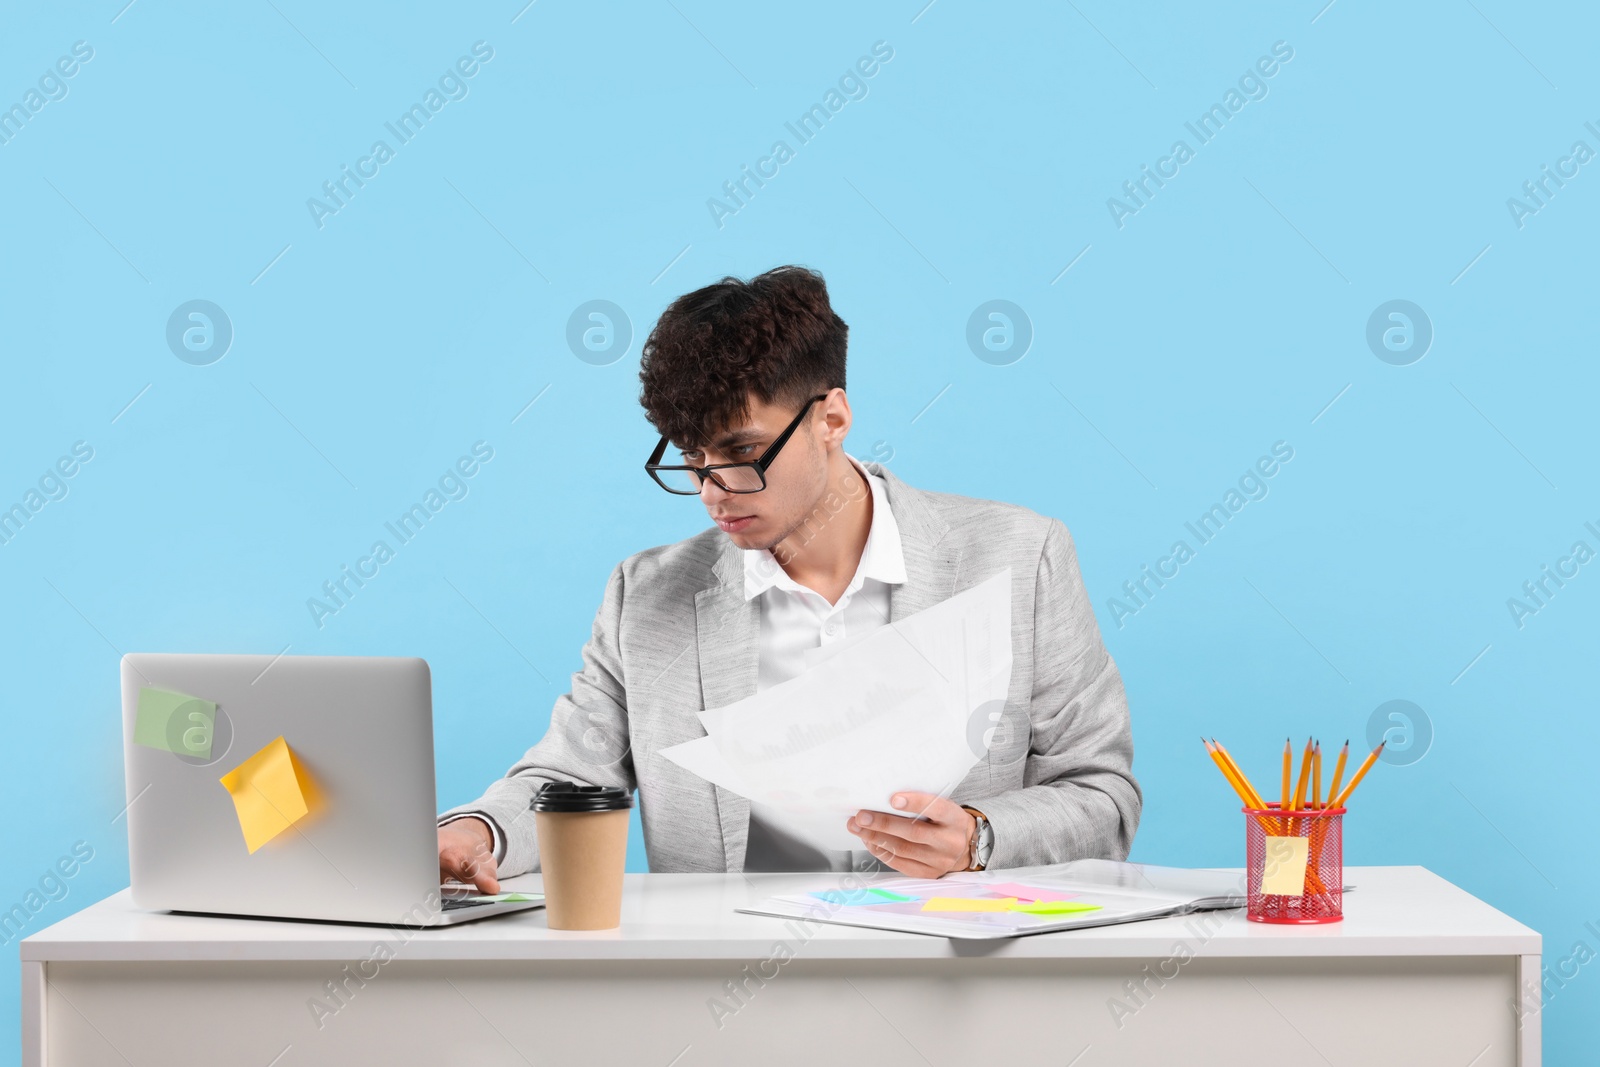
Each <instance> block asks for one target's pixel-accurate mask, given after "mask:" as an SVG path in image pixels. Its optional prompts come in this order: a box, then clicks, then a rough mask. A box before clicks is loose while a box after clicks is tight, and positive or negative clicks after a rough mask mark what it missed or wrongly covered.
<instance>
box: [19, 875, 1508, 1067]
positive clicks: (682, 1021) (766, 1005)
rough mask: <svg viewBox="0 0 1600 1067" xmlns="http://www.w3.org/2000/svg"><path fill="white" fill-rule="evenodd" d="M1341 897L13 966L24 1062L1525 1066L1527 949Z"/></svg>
mask: <svg viewBox="0 0 1600 1067" xmlns="http://www.w3.org/2000/svg"><path fill="white" fill-rule="evenodd" d="M1345 875H1346V878H1345V880H1346V882H1347V883H1350V884H1353V885H1355V886H1357V887H1358V888H1357V890H1356V891H1355V892H1353V893H1350V894H1349V895H1348V896H1346V898H1345V916H1346V917H1345V921H1344V922H1342V923H1337V924H1332V925H1328V926H1320V927H1299V928H1291V927H1281V926H1267V925H1263V924H1259V923H1252V922H1247V921H1246V920H1245V918H1244V913H1243V911H1242V910H1239V911H1230V912H1213V913H1210V914H1211V916H1212V919H1211V920H1210V922H1209V926H1201V925H1197V923H1196V921H1195V917H1190V918H1188V919H1162V920H1156V921H1152V922H1143V923H1132V924H1128V925H1124V926H1113V927H1105V928H1101V929H1091V930H1079V931H1071V932H1065V933H1056V934H1040V935H1035V936H1032V937H1024V938H1019V939H1015V940H1010V941H998V942H952V941H948V940H944V939H940V938H933V937H925V936H921V935H916V934H897V933H884V932H878V931H873V930H865V929H856V928H852V927H845V926H827V925H821V924H818V925H814V926H813V927H811V928H809V929H807V928H804V927H800V926H797V925H794V924H791V923H789V921H787V920H782V919H774V918H767V917H763V916H754V915H739V914H735V913H734V911H733V909H734V907H735V906H738V905H742V904H746V903H752V902H754V901H756V900H759V899H760V898H762V897H764V896H769V895H771V894H773V893H777V892H784V891H793V890H794V889H796V888H800V887H807V886H812V887H814V886H816V885H817V884H818V881H819V879H825V878H827V877H828V876H826V875H770V874H769V875H748V876H746V875H737V874H734V875H628V876H627V890H626V894H625V896H624V903H623V926H622V928H621V930H619V931H609V932H604V933H569V932H562V931H552V930H549V929H547V928H546V925H545V918H544V912H543V911H542V910H538V911H532V912H523V913H520V914H514V915H509V916H505V917H501V918H496V919H490V920H486V921H482V922H478V923H468V924H465V925H462V926H457V927H452V928H447V929H442V930H428V931H420V932H413V933H412V936H410V938H409V940H403V941H400V940H397V939H399V938H400V937H401V936H402V935H400V934H399V933H397V932H396V931H393V930H390V929H386V928H383V927H372V928H367V927H354V926H339V925H323V924H312V923H290V922H272V921H265V920H248V919H218V918H201V917H195V916H180V915H169V914H159V913H149V912H141V911H137V910H135V909H134V908H133V907H132V905H131V903H130V902H129V898H128V893H127V892H126V891H123V892H122V893H118V894H117V895H115V896H113V897H110V898H109V899H107V900H103V901H101V902H100V903H98V904H95V905H93V906H91V907H89V908H86V909H84V910H83V911H82V912H80V913H78V914H77V915H74V916H71V917H70V918H67V919H64V920H62V921H61V922H59V923H56V924H55V925H54V926H51V927H49V928H48V929H46V930H42V931H40V932H39V933H37V934H34V935H33V936H32V937H29V938H27V939H26V940H24V941H23V942H22V1012H23V1051H24V1063H26V1064H28V1065H29V1067H43V1065H44V1064H73V1065H88V1064H108V1065H110V1064H115V1065H118V1067H126V1065H127V1064H130V1063H131V1064H139V1065H144V1064H162V1065H171V1067H177V1065H181V1064H205V1065H208V1067H209V1065H214V1064H224V1063H226V1064H251V1065H260V1067H267V1065H268V1064H272V1065H274V1067H300V1065H304V1064H324V1063H326V1064H341V1065H348V1064H367V1063H390V1062H392V1063H404V1064H413V1063H414V1064H438V1065H444V1064H472V1065H473V1067H499V1065H502V1064H503V1065H509V1067H518V1065H525V1064H541V1065H543V1064H548V1063H554V1062H558V1061H560V1060H565V1061H567V1062H570V1063H574V1064H579V1065H584V1067H587V1065H596V1067H598V1065H609V1064H627V1065H635V1064H637V1065H645V1067H669V1065H672V1067H694V1065H698V1064H710V1063H740V1064H752V1063H758V1064H762V1065H772V1064H823V1063H836V1062H851V1063H871V1064H874V1065H880V1064H881V1065H890V1064H908V1065H915V1067H925V1065H928V1064H935V1065H940V1067H943V1065H945V1064H951V1065H954V1064H962V1065H969V1064H972V1063H975V1062H985V1063H1000V1062H1003V1063H1005V1064H1007V1065H1008V1067H1009V1065H1011V1064H1036V1063H1037V1064H1050V1065H1051V1067H1066V1065H1069V1064H1070V1065H1072V1067H1100V1065H1107V1064H1145V1063H1149V1064H1158V1063H1159V1064H1163V1065H1170V1064H1174V1063H1183V1064H1227V1065H1228V1067H1236V1065H1237V1064H1239V1063H1241V1062H1258V1063H1260V1062H1269V1061H1270V1060H1271V1059H1273V1058H1274V1057H1273V1055H1272V1051H1273V1050H1272V1048H1271V1047H1268V1046H1269V1045H1272V1046H1281V1048H1282V1050H1283V1053H1284V1055H1286V1056H1291V1055H1292V1056H1293V1057H1294V1058H1295V1060H1297V1061H1298V1062H1300V1063H1306V1064H1320V1063H1329V1064H1337V1065H1340V1067H1343V1065H1345V1064H1360V1065H1363V1067H1379V1065H1384V1064H1404V1065H1406V1067H1414V1065H1416V1064H1459V1065H1465V1064H1469V1063H1470V1064H1472V1065H1473V1067H1498V1065H1511V1064H1518V1065H1522V1067H1534V1065H1537V1064H1538V1063H1539V1055H1540V1052H1539V1015H1538V1013H1537V1012H1536V1011H1534V1012H1531V1013H1529V1014H1528V1015H1526V1017H1525V1018H1524V1025H1523V1026H1522V1027H1520V1028H1519V1027H1518V1025H1517V1022H1518V1019H1517V1016H1516V1015H1515V1014H1514V1008H1513V1005H1515V1004H1516V1003H1517V1002H1518V1000H1519V998H1518V995H1517V988H1518V983H1519V981H1522V980H1524V979H1526V980H1529V981H1532V982H1534V983H1537V981H1538V978H1539V953H1540V938H1539V935H1538V934H1537V933H1535V932H1534V931H1533V930H1530V929H1529V928H1528V927H1526V926H1523V925H1522V924H1521V923H1518V922H1516V921H1515V920H1513V919H1511V918H1509V917H1507V916H1505V915H1503V914H1501V913H1500V912H1498V911H1496V910H1494V909H1493V908H1491V907H1489V906H1488V905H1487V904H1484V903H1483V902H1481V901H1479V900H1477V899H1475V898H1473V897H1472V896H1470V895H1469V894H1467V893H1465V892H1463V891H1462V890H1460V889H1457V888H1456V887H1455V886H1452V885H1451V884H1450V883H1448V882H1446V881H1444V880H1443V879H1441V878H1439V877H1438V876H1436V875H1434V874H1432V873H1430V872H1428V871H1426V870H1424V869H1422V868H1420V867H1363V868H1349V869H1347V870H1346V872H1345ZM506 884H507V885H508V887H517V888H537V886H538V876H536V875H530V876H526V877H524V878H518V879H512V880H509V881H508V882H507V883H506ZM379 944H382V945H385V946H387V947H388V948H389V950H390V951H392V952H393V958H392V959H383V958H382V956H383V953H381V952H378V951H376V950H375V946H376V945H379ZM785 946H787V949H786V950H785ZM785 951H787V952H788V953H790V954H791V955H792V958H782V957H783V956H784V952H785ZM347 965H348V967H349V970H344V968H345V967H346V966H347ZM1146 967H1148V968H1149V970H1145V968H1146ZM746 968H748V969H746ZM363 975H367V976H370V977H367V978H365V979H364V980H363V977H362V976H363ZM350 976H354V977H350ZM330 982H331V983H336V984H337V983H340V982H343V984H344V985H343V988H344V993H343V1002H342V1003H341V1002H340V1001H338V1000H335V999H333V998H332V997H330V996H329V995H328V993H327V990H328V988H329V986H328V983H330ZM741 983H742V990H743V991H742V993H741V994H740V995H739V996H738V997H737V998H736V997H735V996H733V995H732V993H731V992H730V991H731V990H735V989H740V988H741ZM1140 983H1142V987H1143V990H1144V991H1143V992H1142V993H1140V994H1139V995H1138V996H1137V997H1135V996H1133V995H1131V994H1130V992H1129V990H1130V989H1135V990H1137V989H1139V988H1140ZM319 995H320V996H321V997H322V998H323V1000H324V1002H325V1004H326V1005H328V1006H330V1008H331V1007H337V1008H338V1010H337V1011H336V1012H334V1011H331V1010H330V1008H325V1009H324V1011H323V1012H321V1013H318V1012H317V1011H315V1010H314V1009H313V1008H312V1007H311V1006H310V1005H311V1001H312V998H314V997H318V996H319ZM1118 1003H1120V1004H1121V1005H1122V1007H1121V1008H1120V1009H1117V1008H1116V1005H1117V1004H1118ZM718 1004H720V1005H721V1008H720V1010H718V1009H716V1008H714V1007H713V1005H718ZM319 1014H320V1020H319ZM319 1021H320V1024H321V1025H320V1027H319Z"/></svg>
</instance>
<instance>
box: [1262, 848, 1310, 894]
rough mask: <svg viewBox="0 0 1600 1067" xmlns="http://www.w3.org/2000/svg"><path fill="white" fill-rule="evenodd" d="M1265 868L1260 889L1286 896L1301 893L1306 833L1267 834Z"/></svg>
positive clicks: (1307, 854) (1307, 855)
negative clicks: (1296, 835)
mask: <svg viewBox="0 0 1600 1067" xmlns="http://www.w3.org/2000/svg"><path fill="white" fill-rule="evenodd" d="M1266 844H1267V857H1266V859H1267V862H1266V868H1265V869H1264V870H1263V871H1262V873H1261V891H1262V892H1263V893H1274V894H1280V895H1282V896H1287V897H1299V896H1304V895H1305V892H1306V860H1307V859H1308V857H1309V854H1310V848H1311V841H1310V839H1309V838H1305V837H1268V838H1267V839H1266Z"/></svg>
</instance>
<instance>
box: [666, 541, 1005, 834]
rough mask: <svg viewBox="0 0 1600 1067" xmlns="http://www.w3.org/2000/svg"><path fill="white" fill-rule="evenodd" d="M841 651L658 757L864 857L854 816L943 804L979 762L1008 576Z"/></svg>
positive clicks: (999, 689) (996, 690)
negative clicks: (901, 803)
mask: <svg viewBox="0 0 1600 1067" xmlns="http://www.w3.org/2000/svg"><path fill="white" fill-rule="evenodd" d="M840 645H841V646H842V647H840V648H839V649H838V650H837V651H833V650H832V649H830V650H829V652H828V653H827V654H826V655H823V656H818V657H816V659H815V660H814V665H813V666H811V667H810V669H808V670H806V671H804V672H803V673H801V674H799V675H798V676H796V677H794V678H791V679H789V680H788V681H786V682H783V683H782V684H780V685H775V686H773V687H772V688H770V689H767V690H765V691H763V692H760V693H756V694H754V695H752V696H750V697H747V698H745V699H744V700H740V701H737V702H735V703H733V704H729V705H728V706H726V707H722V708H713V709H710V710H707V711H702V712H700V720H701V722H703V723H704V724H705V727H706V733H707V736H706V737H702V738H697V739H695V740H693V741H689V742H686V743H685V744H681V745H675V746H673V747H671V748H667V749H663V750H662V752H661V754H662V755H664V756H666V757H667V758H668V759H670V760H672V761H673V762H675V763H677V764H679V765H680V766H682V767H684V768H686V769H687V770H690V771H693V772H694V773H695V774H697V775H699V776H700V777H702V778H705V779H706V780H708V781H711V782H715V783H716V784H717V785H720V786H723V787H724V788H726V789H731V790H733V791H734V792H736V793H739V794H740V795H742V796H744V797H746V798H748V799H749V800H751V801H752V802H754V803H757V804H761V805H763V807H762V812H763V815H764V816H765V817H769V818H771V819H772V820H773V821H775V822H777V823H779V824H780V825H782V826H783V827H784V828H785V829H787V830H789V831H790V832H791V833H794V834H796V835H798V836H800V837H802V838H804V839H805V840H808V841H810V842H812V843H813V844H815V845H816V846H818V847H820V848H829V849H852V848H861V847H862V845H861V839H860V838H858V837H856V836H855V835H854V834H852V833H850V831H849V830H847V829H845V821H846V820H847V819H848V818H849V817H850V816H851V815H853V814H855V813H856V811H858V810H860V809H861V808H871V809H875V810H880V811H892V810H893V809H892V808H891V807H890V805H889V796H890V794H892V793H894V792H896V791H898V790H902V789H912V790H918V791H921V792H927V793H937V794H939V795H941V796H943V795H948V794H949V793H950V791H951V790H952V789H954V788H955V787H956V785H957V784H959V783H960V781H961V779H962V778H963V777H965V776H966V774H967V772H968V771H969V770H971V769H972V767H973V765H974V764H976V763H977V762H978V760H980V759H982V758H983V756H984V755H985V754H986V753H987V751H988V742H989V738H990V736H991V734H992V730H993V727H994V725H995V721H996V720H997V718H998V713H999V709H1000V708H1001V707H1003V706H1004V704H1005V700H1006V694H1007V690H1008V688H1009V685H1010V680H1011V658H1012V656H1011V571H1010V569H1009V568H1007V569H1005V570H1003V571H1001V572H1000V573H999V574H996V575H994V576H993V577H991V578H989V579H987V580H985V581H983V582H981V583H980V584H978V585H976V586H974V587H972V588H971V589H968V590H965V591H964V592H961V593H958V594H956V595H955V596H953V597H950V598H949V599H947V600H945V601H943V602H941V603H939V604H935V605H934V606H933V607H931V608H928V609H926V610H925V611H919V612H917V613H916V614H915V615H912V616H909V617H908V618H905V619H902V620H900V621H899V622H895V623H890V624H888V625H885V626H882V627H879V628H878V629H876V630H873V631H872V632H871V633H869V634H866V635H864V636H862V637H860V638H859V639H851V640H847V641H844V642H840ZM825 647H827V646H825Z"/></svg>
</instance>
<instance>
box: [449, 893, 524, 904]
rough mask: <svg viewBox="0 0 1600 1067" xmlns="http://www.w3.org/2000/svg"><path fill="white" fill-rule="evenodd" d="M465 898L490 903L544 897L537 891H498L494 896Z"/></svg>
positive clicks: (518, 901) (513, 901) (517, 901)
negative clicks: (531, 893)
mask: <svg viewBox="0 0 1600 1067" xmlns="http://www.w3.org/2000/svg"><path fill="white" fill-rule="evenodd" d="M464 899H466V900H472V901H483V902H485V903H489V904H503V903H521V902H524V901H529V900H543V899H544V897H542V896H540V895H539V894H537V893H535V894H533V895H531V896H530V895H529V894H527V893H496V894H494V895H493V896H476V897H466V898H464Z"/></svg>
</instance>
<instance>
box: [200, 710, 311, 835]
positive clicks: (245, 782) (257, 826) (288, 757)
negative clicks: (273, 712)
mask: <svg viewBox="0 0 1600 1067" xmlns="http://www.w3.org/2000/svg"><path fill="white" fill-rule="evenodd" d="M219 780H220V781H221V782H222V787H223V788H224V789H226V790H227V791H228V794H229V795H230V796H232V797H233V807H234V810H235V811H236V812H238V815H239V829H240V830H242V831H243V832H244V843H245V847H246V848H248V849H249V850H250V851H251V853H254V852H255V851H256V849H258V848H260V847H261V846H262V845H264V844H266V843H267V842H268V841H271V840H272V839H273V838H274V837H277V836H278V835H279V834H281V833H283V832H284V831H285V830H287V829H288V828H289V827H291V826H293V825H294V824H295V823H297V822H299V821H300V820H301V819H303V818H305V816H306V812H307V810H308V809H307V807H306V797H305V793H304V792H303V791H302V790H301V787H300V779H299V778H298V777H297V776H296V775H295V768H294V756H293V755H292V754H291V753H290V751H289V746H288V744H287V743H286V742H285V741H284V740H283V738H281V737H279V738H277V739H276V740H274V741H273V742H271V743H270V744H268V745H267V746H266V747H265V748H263V749H262V750H261V751H260V752H257V753H256V754H255V755H254V756H251V757H250V758H249V759H247V760H245V761H244V762H243V763H241V764H239V766H237V767H235V768H234V769H233V770H231V771H229V772H228V773H227V774H225V775H223V776H222V778H221V779H219Z"/></svg>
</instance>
